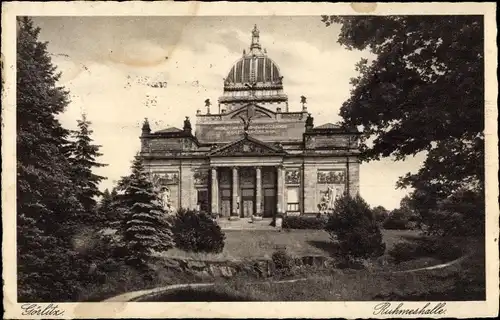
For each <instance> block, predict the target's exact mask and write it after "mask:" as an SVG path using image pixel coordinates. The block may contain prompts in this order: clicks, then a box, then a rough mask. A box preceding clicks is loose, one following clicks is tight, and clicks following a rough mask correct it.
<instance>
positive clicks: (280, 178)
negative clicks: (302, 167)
mask: <svg viewBox="0 0 500 320" xmlns="http://www.w3.org/2000/svg"><path fill="white" fill-rule="evenodd" d="M276 174H277V180H278V181H277V184H278V186H277V187H278V190H277V193H276V197H277V207H276V211H277V214H283V213H284V212H285V209H284V208H283V192H284V190H283V184H284V183H283V182H284V181H283V166H278V167H277V168H276Z"/></svg>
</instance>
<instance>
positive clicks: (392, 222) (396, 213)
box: [382, 209, 409, 230]
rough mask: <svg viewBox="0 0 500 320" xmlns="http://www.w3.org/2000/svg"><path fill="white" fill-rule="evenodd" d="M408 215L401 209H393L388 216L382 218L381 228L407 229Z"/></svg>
mask: <svg viewBox="0 0 500 320" xmlns="http://www.w3.org/2000/svg"><path fill="white" fill-rule="evenodd" d="M408 222H409V220H408V217H407V215H406V213H405V212H404V211H403V210H401V209H394V210H392V211H391V213H390V214H389V216H388V217H387V218H386V219H385V220H384V223H383V225H382V226H383V228H384V229H390V230H406V229H408Z"/></svg>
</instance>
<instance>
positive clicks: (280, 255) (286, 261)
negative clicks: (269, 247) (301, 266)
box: [271, 249, 294, 275]
mask: <svg viewBox="0 0 500 320" xmlns="http://www.w3.org/2000/svg"><path fill="white" fill-rule="evenodd" d="M271 259H272V260H273V262H274V265H275V267H276V270H277V271H278V272H279V273H281V274H283V275H288V274H291V272H292V268H293V266H294V260H293V258H292V257H291V256H290V255H289V254H288V252H287V251H286V250H284V249H279V250H276V251H274V252H273V254H272V257H271Z"/></svg>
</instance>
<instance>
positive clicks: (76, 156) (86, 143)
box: [70, 114, 106, 225]
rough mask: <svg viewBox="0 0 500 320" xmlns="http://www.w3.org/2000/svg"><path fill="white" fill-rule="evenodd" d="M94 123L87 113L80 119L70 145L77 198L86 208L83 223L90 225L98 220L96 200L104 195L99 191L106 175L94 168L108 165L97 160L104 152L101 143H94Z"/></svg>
mask: <svg viewBox="0 0 500 320" xmlns="http://www.w3.org/2000/svg"><path fill="white" fill-rule="evenodd" d="M91 124H92V123H91V122H90V121H88V120H87V118H86V116H85V114H83V115H82V119H81V120H78V130H76V131H74V132H73V133H72V134H73V138H74V141H73V142H72V143H71V145H70V150H71V158H70V159H71V161H70V162H71V168H72V179H73V183H74V184H75V185H76V187H77V191H78V194H77V198H78V200H79V201H80V203H81V204H82V206H83V208H84V210H85V217H84V218H85V219H84V221H82V222H83V223H85V224H87V225H90V224H93V223H95V222H97V221H98V220H100V219H97V217H96V216H97V212H96V209H97V208H96V204H97V202H96V200H95V198H96V197H98V196H101V195H102V192H101V191H99V183H100V182H101V181H102V180H104V179H105V177H103V176H100V175H97V174H95V173H93V171H92V169H94V168H100V167H104V166H106V165H105V164H102V163H99V162H97V161H96V158H97V157H99V156H101V155H102V154H101V153H100V152H99V148H100V146H99V145H96V144H93V143H92V141H93V140H92V137H91V135H92V130H91V129H90V125H91Z"/></svg>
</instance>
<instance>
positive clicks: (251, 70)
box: [226, 54, 282, 84]
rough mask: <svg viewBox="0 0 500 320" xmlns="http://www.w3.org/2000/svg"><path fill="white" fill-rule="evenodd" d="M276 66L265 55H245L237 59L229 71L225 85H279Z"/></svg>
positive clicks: (279, 79)
mask: <svg viewBox="0 0 500 320" xmlns="http://www.w3.org/2000/svg"><path fill="white" fill-rule="evenodd" d="M281 79H282V78H281V74H280V72H279V69H278V66H277V65H276V63H274V61H273V60H271V58H269V57H267V56H266V55H264V54H263V55H258V56H257V55H251V54H247V55H245V56H244V57H243V58H241V59H239V60H238V61H237V62H236V63H235V64H234V65H233V67H232V68H231V70H230V71H229V73H228V75H227V77H226V83H228V84H231V83H234V84H236V83H250V82H260V83H269V84H271V83H276V84H278V83H279V84H281Z"/></svg>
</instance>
